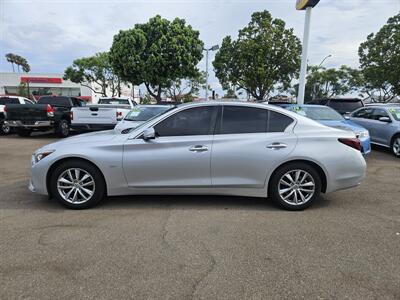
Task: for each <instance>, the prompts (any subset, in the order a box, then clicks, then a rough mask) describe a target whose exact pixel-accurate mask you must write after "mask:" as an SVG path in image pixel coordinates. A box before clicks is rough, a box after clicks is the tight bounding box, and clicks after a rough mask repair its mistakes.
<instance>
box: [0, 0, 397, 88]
mask: <svg viewBox="0 0 400 300" xmlns="http://www.w3.org/2000/svg"><path fill="white" fill-rule="evenodd" d="M295 2H296V1H295V0H262V1H261V0H258V1H256V0H248V1H244V0H242V1H236V0H230V1H229V0H214V1H208V0H187V1H183V0H181V1H178V0H175V1H162V0H158V1H153V0H147V1H144V0H143V1H127V0H126V1H122V0H117V1H112V0H107V1H106V0H97V1H90V0H83V1H79V0H70V1H56V0H53V1H49V0H48V1H40V0H36V1H35V0H31V1H18V0H0V71H11V70H12V69H11V65H10V64H8V63H7V62H6V60H5V58H4V55H5V53H8V52H13V53H16V54H19V55H22V56H23V57H25V58H27V60H28V62H29V63H30V65H31V68H32V71H31V72H32V73H39V72H46V73H62V72H63V71H64V69H65V68H66V67H67V66H68V65H70V64H71V63H72V61H73V60H74V59H75V58H79V57H82V56H89V55H92V54H94V53H96V52H99V51H106V50H108V49H109V48H110V46H111V43H112V38H113V36H114V34H116V33H117V32H118V31H119V30H120V29H128V28H130V27H132V26H133V25H134V24H135V23H142V22H146V21H147V20H148V19H149V18H150V17H152V16H154V15H156V14H160V15H161V16H162V17H164V18H167V19H173V18H175V17H180V18H184V19H186V20H187V22H188V23H189V24H191V25H192V26H193V27H194V28H195V29H197V30H199V31H200V37H201V39H202V40H203V41H204V43H205V45H206V46H212V45H215V44H220V43H221V41H222V39H223V38H224V37H225V36H227V35H231V36H233V37H236V36H237V32H238V30H239V29H240V28H242V27H244V26H245V25H246V24H247V23H248V22H249V20H250V16H251V14H252V13H253V12H255V11H261V10H264V9H267V10H269V11H270V12H271V13H272V15H273V16H274V17H275V18H281V19H283V20H284V21H285V22H286V24H287V26H288V27H293V28H294V31H295V34H296V35H297V36H298V37H299V38H302V36H303V24H304V12H299V11H296V10H295V8H294V6H295ZM399 11H400V0H321V2H320V4H319V5H318V6H317V7H316V8H315V9H314V10H313V18H312V24H311V26H312V31H311V37H310V53H309V62H310V63H311V64H319V63H320V62H321V60H322V59H323V58H324V57H325V56H327V55H329V54H330V55H332V57H331V58H329V59H328V60H327V61H326V62H325V66H326V67H338V66H340V65H342V64H347V65H350V66H353V67H357V66H358V55H357V49H358V45H359V44H360V43H361V42H362V41H364V40H365V39H366V36H367V35H368V34H370V33H372V32H376V31H377V30H379V28H380V27H381V26H382V25H384V24H385V23H386V21H387V19H388V18H389V17H391V16H393V15H395V14H396V13H398V12H399ZM210 58H211V61H212V60H213V55H211V57H210ZM199 68H200V69H202V70H204V69H205V59H203V60H202V61H201V62H200V64H199ZM210 69H211V70H212V67H210ZM211 73H213V72H211ZM210 83H211V85H212V86H213V88H215V89H216V90H217V92H219V93H221V91H220V88H219V83H218V80H217V79H216V78H215V76H214V75H213V74H210Z"/></svg>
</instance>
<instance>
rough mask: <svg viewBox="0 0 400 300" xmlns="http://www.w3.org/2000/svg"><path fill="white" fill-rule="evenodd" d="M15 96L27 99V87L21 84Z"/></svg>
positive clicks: (23, 83)
mask: <svg viewBox="0 0 400 300" xmlns="http://www.w3.org/2000/svg"><path fill="white" fill-rule="evenodd" d="M17 94H18V95H19V96H21V97H29V95H28V87H27V85H26V83H25V82H21V83H20V84H19V85H18V87H17Z"/></svg>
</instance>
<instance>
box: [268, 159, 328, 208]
mask: <svg viewBox="0 0 400 300" xmlns="http://www.w3.org/2000/svg"><path fill="white" fill-rule="evenodd" d="M321 186H322V184H321V178H320V175H319V174H318V172H317V171H316V170H315V169H314V168H313V167H312V166H310V165H308V164H306V163H302V162H298V163H297V162H296V163H290V164H287V165H284V166H282V167H281V168H279V169H278V170H277V171H276V172H275V173H274V175H273V177H272V179H271V181H270V185H269V195H270V196H271V197H272V199H273V200H274V201H275V202H276V203H277V204H278V205H279V206H281V207H282V208H285V209H287V210H303V209H305V208H307V207H309V206H311V205H312V203H313V202H314V201H315V199H317V198H318V197H319V195H320V193H321Z"/></svg>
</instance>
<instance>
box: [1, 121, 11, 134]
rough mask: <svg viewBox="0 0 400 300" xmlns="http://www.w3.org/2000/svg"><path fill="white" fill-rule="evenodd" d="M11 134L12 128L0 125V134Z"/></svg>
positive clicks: (3, 124)
mask: <svg viewBox="0 0 400 300" xmlns="http://www.w3.org/2000/svg"><path fill="white" fill-rule="evenodd" d="M11 132H12V128H11V127H10V126H9V125H7V124H5V123H2V124H1V125H0V134H10V133H11Z"/></svg>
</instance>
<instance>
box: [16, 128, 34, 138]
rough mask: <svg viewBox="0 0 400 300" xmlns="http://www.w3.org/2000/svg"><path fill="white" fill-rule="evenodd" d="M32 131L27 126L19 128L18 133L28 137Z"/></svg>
mask: <svg viewBox="0 0 400 300" xmlns="http://www.w3.org/2000/svg"><path fill="white" fill-rule="evenodd" d="M31 133H32V130H30V129H25V128H18V129H17V134H18V135H19V136H21V137H28V136H30V135H31Z"/></svg>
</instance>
